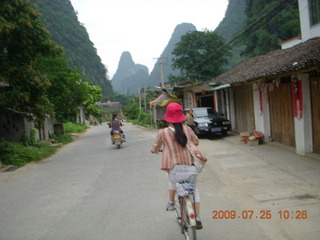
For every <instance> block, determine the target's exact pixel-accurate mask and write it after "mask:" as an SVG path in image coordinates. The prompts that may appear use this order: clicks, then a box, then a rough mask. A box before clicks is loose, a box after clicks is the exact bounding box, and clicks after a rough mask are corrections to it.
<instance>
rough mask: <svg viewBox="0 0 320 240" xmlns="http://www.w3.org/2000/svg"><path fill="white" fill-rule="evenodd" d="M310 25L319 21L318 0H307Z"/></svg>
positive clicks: (319, 0)
mask: <svg viewBox="0 0 320 240" xmlns="http://www.w3.org/2000/svg"><path fill="white" fill-rule="evenodd" d="M309 11H310V22H311V26H313V25H315V24H317V23H320V0H309Z"/></svg>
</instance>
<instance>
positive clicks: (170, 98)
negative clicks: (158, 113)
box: [150, 92, 181, 107]
mask: <svg viewBox="0 0 320 240" xmlns="http://www.w3.org/2000/svg"><path fill="white" fill-rule="evenodd" d="M170 102H181V99H180V98H177V97H176V96H174V95H172V94H169V93H167V92H163V93H162V94H160V96H158V97H157V98H156V99H155V100H153V101H151V102H150V105H151V106H159V107H165V106H167V105H168V104H169V103H170Z"/></svg>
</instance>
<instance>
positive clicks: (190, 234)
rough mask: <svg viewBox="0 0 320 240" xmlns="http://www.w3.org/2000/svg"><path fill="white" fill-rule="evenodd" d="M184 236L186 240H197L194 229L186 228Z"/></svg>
mask: <svg viewBox="0 0 320 240" xmlns="http://www.w3.org/2000/svg"><path fill="white" fill-rule="evenodd" d="M184 236H185V239H186V240H196V239H197V234H196V227H188V228H187V229H186V232H185V234H184Z"/></svg>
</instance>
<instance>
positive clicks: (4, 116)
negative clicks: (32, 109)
mask: <svg viewBox="0 0 320 240" xmlns="http://www.w3.org/2000/svg"><path fill="white" fill-rule="evenodd" d="M31 128H34V122H33V121H32V120H31V119H28V116H27V115H25V114H23V113H19V112H14V111H6V112H2V113H0V138H1V139H3V140H5V141H10V142H18V141H20V140H21V139H22V138H23V137H25V136H29V135H30V130H31Z"/></svg>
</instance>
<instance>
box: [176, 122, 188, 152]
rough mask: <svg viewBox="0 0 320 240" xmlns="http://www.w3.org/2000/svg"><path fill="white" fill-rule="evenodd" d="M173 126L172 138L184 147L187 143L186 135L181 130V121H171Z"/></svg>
mask: <svg viewBox="0 0 320 240" xmlns="http://www.w3.org/2000/svg"><path fill="white" fill-rule="evenodd" d="M173 127H174V129H175V134H174V139H175V140H176V141H177V142H178V143H179V144H180V145H181V146H182V147H185V146H186V145H187V141H188V139H187V136H186V134H185V133H184V131H183V126H182V123H181V122H180V123H173Z"/></svg>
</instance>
